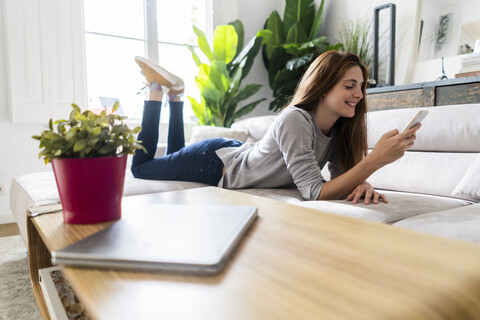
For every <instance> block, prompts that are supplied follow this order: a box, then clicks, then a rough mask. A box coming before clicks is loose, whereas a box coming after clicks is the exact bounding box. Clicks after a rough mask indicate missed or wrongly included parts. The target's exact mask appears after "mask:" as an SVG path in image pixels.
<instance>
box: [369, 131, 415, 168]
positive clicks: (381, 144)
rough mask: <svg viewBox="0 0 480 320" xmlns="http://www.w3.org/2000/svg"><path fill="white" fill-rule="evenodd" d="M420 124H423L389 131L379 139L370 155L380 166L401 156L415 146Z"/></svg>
mask: <svg viewBox="0 0 480 320" xmlns="http://www.w3.org/2000/svg"><path fill="white" fill-rule="evenodd" d="M420 126H421V124H417V125H416V126H414V127H413V128H410V129H408V130H405V131H404V132H402V133H399V132H398V130H397V129H395V130H392V131H388V132H387V133H385V134H384V135H383V136H382V137H381V138H380V140H378V142H377V144H376V145H375V146H374V147H373V151H372V152H371V153H370V154H369V156H370V157H372V158H374V159H375V161H376V162H377V163H378V164H379V165H380V166H384V165H387V164H389V163H392V162H394V161H395V160H397V159H399V158H401V157H402V156H403V155H404V154H405V151H406V150H407V149H408V148H410V147H411V146H413V143H414V141H415V139H416V135H415V133H416V132H417V130H418V129H420Z"/></svg>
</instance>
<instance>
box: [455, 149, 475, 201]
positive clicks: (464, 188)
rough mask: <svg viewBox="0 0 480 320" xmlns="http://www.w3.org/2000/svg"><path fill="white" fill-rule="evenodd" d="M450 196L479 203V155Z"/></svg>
mask: <svg viewBox="0 0 480 320" xmlns="http://www.w3.org/2000/svg"><path fill="white" fill-rule="evenodd" d="M452 195H454V196H456V197H464V198H467V199H472V200H474V201H477V202H480V154H479V155H478V156H477V157H476V158H475V160H474V161H473V162H472V164H471V165H470V167H468V169H467V171H466V172H465V174H464V175H463V178H462V179H461V180H460V182H459V183H458V184H457V186H456V187H455V189H454V190H453V193H452Z"/></svg>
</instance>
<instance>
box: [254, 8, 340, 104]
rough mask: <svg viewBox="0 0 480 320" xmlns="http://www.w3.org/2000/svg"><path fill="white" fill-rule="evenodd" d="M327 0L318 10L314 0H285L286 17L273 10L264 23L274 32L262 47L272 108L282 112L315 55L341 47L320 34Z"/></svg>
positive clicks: (266, 27)
mask: <svg viewBox="0 0 480 320" xmlns="http://www.w3.org/2000/svg"><path fill="white" fill-rule="evenodd" d="M324 2H325V0H322V1H321V3H320V7H319V8H318V11H316V12H315V2H314V0H286V4H285V11H284V15H283V20H282V18H281V17H280V14H279V13H278V11H276V10H274V11H273V12H272V13H271V14H270V16H269V17H268V19H267V21H266V22H265V27H264V28H265V29H267V30H270V31H271V32H272V36H271V37H270V39H269V40H268V41H267V43H266V44H265V45H264V46H263V47H262V56H263V61H264V64H265V67H266V68H267V70H268V80H269V84H270V88H272V90H273V97H274V99H273V101H272V102H271V103H270V106H269V109H270V110H273V111H279V110H281V109H282V108H283V107H284V106H285V105H286V104H287V103H288V100H289V99H290V97H291V96H292V95H293V93H294V91H295V88H296V87H297V84H298V82H299V81H300V78H301V77H302V75H303V74H304V73H305V71H306V70H307V68H308V66H309V65H310V63H311V62H312V61H313V60H315V58H316V57H318V56H319V55H320V54H321V53H322V52H324V51H326V50H330V49H337V48H338V47H340V46H341V45H340V44H336V45H330V44H329V43H328V42H327V41H326V37H325V36H322V37H318V36H317V34H318V32H319V29H320V26H321V24H322V20H323V17H322V14H323V5H324Z"/></svg>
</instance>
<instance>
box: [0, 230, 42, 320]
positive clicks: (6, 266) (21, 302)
mask: <svg viewBox="0 0 480 320" xmlns="http://www.w3.org/2000/svg"><path fill="white" fill-rule="evenodd" d="M37 319H38V320H40V319H41V315H40V311H39V310H38V307H37V304H36V302H35V297H34V295H33V291H32V285H31V283H30V275H29V272H28V260H27V248H26V247H25V243H24V242H23V240H22V238H21V237H20V236H11V237H0V320H37Z"/></svg>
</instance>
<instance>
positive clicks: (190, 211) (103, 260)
mask: <svg viewBox="0 0 480 320" xmlns="http://www.w3.org/2000/svg"><path fill="white" fill-rule="evenodd" d="M256 217H257V208H256V207H252V206H235V205H163V204H156V205H151V206H149V207H147V209H146V210H142V212H138V213H136V214H134V215H132V214H131V215H129V216H128V217H126V218H122V219H120V220H118V221H116V222H114V223H113V224H112V225H111V226H109V227H107V228H105V229H103V230H101V231H99V232H97V233H95V234H93V235H91V236H88V237H86V238H84V239H82V240H80V241H78V242H76V243H74V244H72V245H70V246H67V247H65V248H63V249H60V250H58V251H54V252H52V262H53V263H54V264H57V263H58V264H64V265H70V266H86V267H102V268H127V269H137V270H141V269H146V270H160V271H170V272H172V271H173V272H188V273H190V272H191V273H199V274H215V273H218V272H220V271H221V270H222V269H223V268H224V266H225V265H226V262H227V261H228V259H229V257H230V256H231V255H232V253H233V251H234V250H235V248H236V247H238V245H239V243H240V241H241V239H242V238H244V235H245V233H246V232H247V231H248V229H249V227H250V226H251V225H252V224H253V222H254V221H255V219H256Z"/></svg>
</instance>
